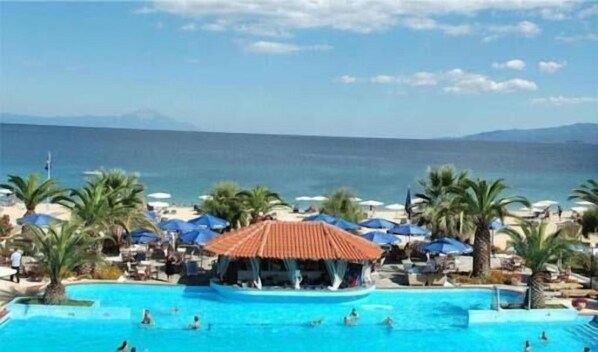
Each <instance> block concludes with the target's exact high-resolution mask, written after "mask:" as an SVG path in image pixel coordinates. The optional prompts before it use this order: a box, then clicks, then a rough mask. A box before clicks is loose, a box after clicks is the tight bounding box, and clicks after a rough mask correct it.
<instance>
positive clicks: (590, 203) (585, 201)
mask: <svg viewBox="0 0 598 352" xmlns="http://www.w3.org/2000/svg"><path fill="white" fill-rule="evenodd" d="M575 204H577V205H587V206H595V205H596V204H594V203H592V202H588V201H587V200H582V201H579V202H575Z"/></svg>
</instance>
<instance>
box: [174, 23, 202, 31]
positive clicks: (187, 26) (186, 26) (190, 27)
mask: <svg viewBox="0 0 598 352" xmlns="http://www.w3.org/2000/svg"><path fill="white" fill-rule="evenodd" d="M179 29H180V30H182V31H183V32H195V31H196V30H198V29H199V28H197V25H196V24H195V23H193V22H189V23H187V24H184V25H182V26H181V27H179Z"/></svg>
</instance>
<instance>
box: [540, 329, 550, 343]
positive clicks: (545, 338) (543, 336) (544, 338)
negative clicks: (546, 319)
mask: <svg viewBox="0 0 598 352" xmlns="http://www.w3.org/2000/svg"><path fill="white" fill-rule="evenodd" d="M540 341H542V342H544V343H546V342H548V335H546V331H542V335H540Z"/></svg>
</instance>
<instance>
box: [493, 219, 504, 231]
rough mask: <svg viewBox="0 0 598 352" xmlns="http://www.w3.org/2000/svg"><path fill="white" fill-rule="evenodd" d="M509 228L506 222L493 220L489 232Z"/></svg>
mask: <svg viewBox="0 0 598 352" xmlns="http://www.w3.org/2000/svg"><path fill="white" fill-rule="evenodd" d="M507 227H508V226H507V225H506V224H505V223H504V222H502V221H500V220H498V219H495V220H492V222H491V223H490V225H489V226H488V229H489V230H502V229H505V228H507Z"/></svg>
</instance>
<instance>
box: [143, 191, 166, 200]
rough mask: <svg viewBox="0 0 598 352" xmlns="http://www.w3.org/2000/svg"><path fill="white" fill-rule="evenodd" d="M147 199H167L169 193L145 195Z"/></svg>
mask: <svg viewBox="0 0 598 352" xmlns="http://www.w3.org/2000/svg"><path fill="white" fill-rule="evenodd" d="M147 197H148V198H154V199H169V198H170V197H171V195H170V193H162V192H158V193H150V194H148V195H147Z"/></svg>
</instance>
